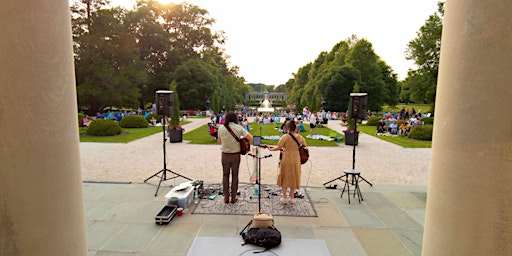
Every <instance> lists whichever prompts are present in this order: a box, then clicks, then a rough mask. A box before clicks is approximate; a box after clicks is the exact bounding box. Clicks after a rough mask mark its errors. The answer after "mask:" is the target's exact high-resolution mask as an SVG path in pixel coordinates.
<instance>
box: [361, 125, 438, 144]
mask: <svg viewBox="0 0 512 256" xmlns="http://www.w3.org/2000/svg"><path fill="white" fill-rule="evenodd" d="M357 130H358V131H361V132H364V133H366V134H368V135H371V136H374V137H376V138H379V139H381V140H385V141H389V142H391V143H393V144H396V145H399V146H402V147H404V148H431V147H432V141H424V140H415V139H411V138H408V137H405V136H377V133H376V127H375V126H367V125H358V126H357Z"/></svg>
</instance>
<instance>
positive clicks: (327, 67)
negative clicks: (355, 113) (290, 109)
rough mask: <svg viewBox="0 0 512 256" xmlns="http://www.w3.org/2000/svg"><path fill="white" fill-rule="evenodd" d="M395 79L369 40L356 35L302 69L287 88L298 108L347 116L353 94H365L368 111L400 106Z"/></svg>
mask: <svg viewBox="0 0 512 256" xmlns="http://www.w3.org/2000/svg"><path fill="white" fill-rule="evenodd" d="M396 77H397V76H396V73H394V71H393V70H392V69H391V67H390V66H389V65H387V64H386V63H385V62H384V61H383V60H382V59H380V57H379V56H378V55H377V54H376V53H375V52H374V50H373V46H372V44H371V43H370V42H369V41H368V40H366V39H358V38H357V36H355V35H353V36H351V37H350V38H348V39H346V40H344V41H341V42H339V43H337V44H336V45H335V46H334V47H333V48H332V50H331V51H330V52H321V53H320V54H319V55H318V57H317V58H316V60H315V61H314V62H311V63H308V64H307V65H305V66H303V67H301V68H299V70H298V71H297V73H296V74H294V78H293V79H290V80H289V81H288V82H287V83H286V84H285V85H284V88H285V91H286V92H288V93H289V97H288V98H289V103H294V104H297V106H298V107H299V108H302V107H303V106H308V107H310V108H311V109H320V108H322V107H323V108H324V109H325V110H328V111H337V112H344V111H346V110H347V109H348V103H349V100H350V93H351V92H366V93H368V108H369V109H371V110H375V111H379V110H380V109H381V107H382V105H383V104H389V105H393V106H394V105H396V104H397V102H398V100H397V96H398V81H397V78H396ZM322 102H324V103H325V105H324V106H322Z"/></svg>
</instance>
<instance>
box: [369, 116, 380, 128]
mask: <svg viewBox="0 0 512 256" xmlns="http://www.w3.org/2000/svg"><path fill="white" fill-rule="evenodd" d="M380 119H382V117H380V116H371V117H370V118H368V121H367V122H366V125H368V126H377V124H378V123H379V121H380Z"/></svg>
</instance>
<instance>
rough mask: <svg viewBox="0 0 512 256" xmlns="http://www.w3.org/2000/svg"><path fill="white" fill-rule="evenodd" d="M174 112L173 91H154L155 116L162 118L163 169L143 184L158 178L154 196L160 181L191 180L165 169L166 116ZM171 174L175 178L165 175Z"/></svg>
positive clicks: (156, 193)
mask: <svg viewBox="0 0 512 256" xmlns="http://www.w3.org/2000/svg"><path fill="white" fill-rule="evenodd" d="M173 112H174V92H173V91H167V90H159V91H156V114H157V115H158V116H160V115H161V116H162V132H163V133H162V134H163V141H162V144H163V152H164V168H163V169H162V170H160V171H159V172H157V173H155V174H153V175H152V176H150V177H149V178H147V179H145V180H144V182H146V181H148V180H149V179H151V178H153V177H159V178H160V182H158V187H157V188H156V192H155V196H157V195H158V190H159V189H160V185H161V184H162V181H166V180H170V179H174V178H178V177H182V178H184V179H187V180H190V181H192V179H190V178H187V177H185V176H183V175H181V174H179V173H176V172H173V171H171V170H169V169H167V154H166V152H165V141H167V137H166V136H165V124H166V123H167V118H166V116H170V115H172V113H173ZM168 172H169V173H172V174H174V175H175V176H173V177H170V178H168V177H167V173H168Z"/></svg>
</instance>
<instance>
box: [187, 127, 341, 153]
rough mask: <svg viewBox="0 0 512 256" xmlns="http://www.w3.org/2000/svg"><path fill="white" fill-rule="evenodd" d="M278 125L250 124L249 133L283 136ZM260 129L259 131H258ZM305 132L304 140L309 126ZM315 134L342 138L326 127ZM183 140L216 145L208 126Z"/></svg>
mask: <svg viewBox="0 0 512 256" xmlns="http://www.w3.org/2000/svg"><path fill="white" fill-rule="evenodd" d="M277 126H280V124H279V125H276V124H255V123H251V131H250V133H251V134H252V135H253V136H260V135H261V136H275V135H279V136H281V135H283V133H282V132H281V131H278V130H276V129H275V128H276V127H277ZM260 128H261V130H260ZM305 128H306V131H305V132H301V135H302V136H303V137H304V138H306V136H307V135H308V134H309V126H307V125H305ZM315 134H320V135H326V136H339V137H340V138H342V137H343V136H342V135H341V134H339V133H337V132H335V131H333V130H331V129H329V128H327V127H323V128H317V129H316V130H315ZM183 140H189V141H190V143H191V144H217V141H216V140H215V138H214V137H212V136H210V134H209V133H208V125H204V126H201V127H199V128H197V129H195V130H193V131H190V132H187V133H185V134H184V135H183ZM277 142H278V141H277V140H264V139H262V140H261V144H266V145H277ZM341 142H342V141H326V140H314V139H307V138H306V143H307V144H308V146H331V147H333V146H338V143H341Z"/></svg>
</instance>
